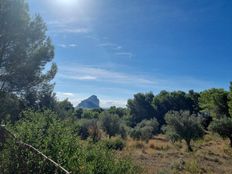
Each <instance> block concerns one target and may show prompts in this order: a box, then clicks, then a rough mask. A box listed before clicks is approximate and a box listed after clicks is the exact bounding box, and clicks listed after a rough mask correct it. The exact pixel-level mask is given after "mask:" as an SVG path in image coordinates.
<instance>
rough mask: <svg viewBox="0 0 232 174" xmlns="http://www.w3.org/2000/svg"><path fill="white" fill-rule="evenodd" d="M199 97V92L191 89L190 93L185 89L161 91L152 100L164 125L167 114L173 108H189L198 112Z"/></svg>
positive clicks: (157, 115) (156, 113) (159, 120)
mask: <svg viewBox="0 0 232 174" xmlns="http://www.w3.org/2000/svg"><path fill="white" fill-rule="evenodd" d="M198 98H199V94H198V93H196V92H194V91H193V90H191V91H189V93H185V92H183V91H174V92H167V91H161V92H160V93H159V94H158V95H156V96H155V97H154V99H153V102H152V105H153V107H154V109H155V117H156V119H157V120H158V122H159V123H160V125H161V126H162V125H163V124H164V123H165V120H164V116H165V114H166V113H167V112H169V111H171V110H174V111H181V110H188V111H190V112H191V113H197V112H199V106H198Z"/></svg>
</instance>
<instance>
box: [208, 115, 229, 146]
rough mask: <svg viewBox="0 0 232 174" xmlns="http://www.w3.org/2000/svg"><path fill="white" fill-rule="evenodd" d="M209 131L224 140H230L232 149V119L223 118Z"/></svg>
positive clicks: (213, 123) (214, 123)
mask: <svg viewBox="0 0 232 174" xmlns="http://www.w3.org/2000/svg"><path fill="white" fill-rule="evenodd" d="M209 129H210V130H211V131H213V132H215V133H218V134H219V135H220V136H221V137H223V138H229V139H230V146H231V147H232V118H231V117H223V118H221V119H216V120H214V121H213V122H212V123H211V124H210V126H209Z"/></svg>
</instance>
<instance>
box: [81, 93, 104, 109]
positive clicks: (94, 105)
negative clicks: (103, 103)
mask: <svg viewBox="0 0 232 174" xmlns="http://www.w3.org/2000/svg"><path fill="white" fill-rule="evenodd" d="M99 104H100V101H99V99H98V98H97V96H96V95H92V96H90V97H89V98H87V99H85V100H83V101H81V103H80V104H79V105H78V106H77V108H83V109H98V108H100V106H99Z"/></svg>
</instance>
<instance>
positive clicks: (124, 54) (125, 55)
mask: <svg viewBox="0 0 232 174" xmlns="http://www.w3.org/2000/svg"><path fill="white" fill-rule="evenodd" d="M115 55H117V56H123V57H129V58H132V57H133V56H134V54H133V53H131V52H117V53H115Z"/></svg>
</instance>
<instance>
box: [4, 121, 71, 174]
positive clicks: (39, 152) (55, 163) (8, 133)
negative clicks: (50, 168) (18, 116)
mask: <svg viewBox="0 0 232 174" xmlns="http://www.w3.org/2000/svg"><path fill="white" fill-rule="evenodd" d="M0 132H2V133H3V134H7V135H9V136H10V137H11V138H13V139H14V140H16V143H17V144H18V145H20V146H23V147H25V148H27V149H29V150H30V151H32V152H34V153H36V154H38V155H40V156H42V157H43V158H44V159H46V160H48V161H49V162H51V163H52V164H53V165H54V166H56V167H57V168H59V169H60V170H62V171H63V172H64V173H65V174H70V173H71V172H69V171H67V170H66V169H65V168H63V167H62V166H61V165H60V164H58V163H57V162H55V161H53V160H52V159H51V158H49V157H47V156H46V155H45V154H43V153H42V152H41V151H39V150H38V149H36V148H35V147H33V146H32V145H30V144H27V143H24V142H22V141H20V140H18V139H17V137H16V136H15V135H14V134H12V133H11V132H10V131H9V130H7V129H6V128H5V126H2V125H1V126H0Z"/></svg>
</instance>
